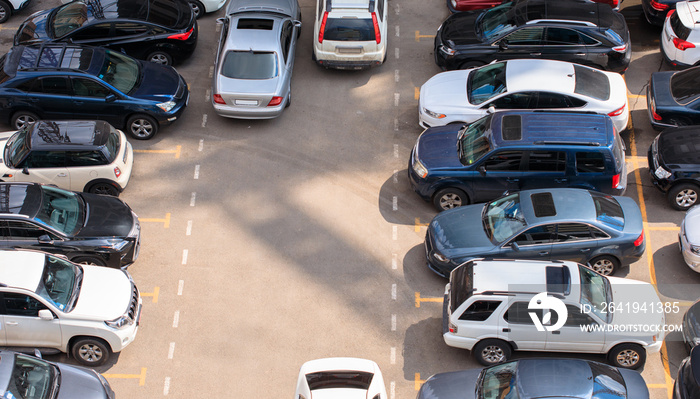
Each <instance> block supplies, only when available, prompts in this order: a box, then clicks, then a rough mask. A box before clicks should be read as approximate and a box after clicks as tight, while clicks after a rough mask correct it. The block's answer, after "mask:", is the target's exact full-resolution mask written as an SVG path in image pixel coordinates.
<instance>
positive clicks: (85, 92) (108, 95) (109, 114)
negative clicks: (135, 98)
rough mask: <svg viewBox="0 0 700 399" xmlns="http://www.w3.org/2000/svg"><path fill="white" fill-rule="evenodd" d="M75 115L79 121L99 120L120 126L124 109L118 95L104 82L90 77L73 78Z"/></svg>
mask: <svg viewBox="0 0 700 399" xmlns="http://www.w3.org/2000/svg"><path fill="white" fill-rule="evenodd" d="M71 86H72V89H73V96H72V105H73V113H74V115H75V117H76V118H78V119H99V120H104V121H107V122H109V123H110V124H112V125H116V126H120V125H121V120H122V118H123V117H124V111H125V110H124V109H123V108H122V106H121V103H120V102H119V101H117V95H116V94H115V93H113V92H112V90H111V89H110V88H109V87H107V86H105V85H104V84H103V83H102V82H100V81H97V80H95V79H91V78H88V77H77V76H73V77H71Z"/></svg>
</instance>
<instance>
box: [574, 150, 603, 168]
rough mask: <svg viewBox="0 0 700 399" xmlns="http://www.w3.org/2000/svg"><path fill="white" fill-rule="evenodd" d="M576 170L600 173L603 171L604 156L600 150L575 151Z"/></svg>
mask: <svg viewBox="0 0 700 399" xmlns="http://www.w3.org/2000/svg"><path fill="white" fill-rule="evenodd" d="M576 172H578V173H601V172H605V157H604V156H603V153H602V152H598V151H586V152H577V153H576Z"/></svg>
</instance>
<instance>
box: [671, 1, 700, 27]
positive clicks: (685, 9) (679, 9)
mask: <svg viewBox="0 0 700 399" xmlns="http://www.w3.org/2000/svg"><path fill="white" fill-rule="evenodd" d="M676 13H677V14H678V18H679V19H680V20H681V22H682V23H683V25H685V26H687V27H688V28H691V29H698V28H700V1H679V2H678V3H676Z"/></svg>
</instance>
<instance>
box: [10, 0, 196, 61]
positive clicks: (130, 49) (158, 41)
mask: <svg viewBox="0 0 700 399" xmlns="http://www.w3.org/2000/svg"><path fill="white" fill-rule="evenodd" d="M42 42H68V43H73V44H82V45H90V46H103V47H108V48H111V49H113V50H115V51H122V52H124V53H126V54H129V55H130V56H132V57H134V58H139V59H142V60H147V61H152V62H156V63H159V64H166V65H171V64H173V63H177V62H180V61H182V60H184V59H186V58H188V57H189V56H190V55H191V54H192V53H193V52H194V49H195V47H196V46H197V19H196V18H195V15H194V13H193V12H192V7H190V5H189V3H188V2H187V1H185V0H119V1H115V0H85V2H83V1H80V0H78V1H73V2H70V3H68V4H64V5H62V6H59V7H56V8H53V9H49V10H43V11H39V12H37V13H34V14H32V15H30V16H29V18H27V19H26V20H25V21H24V22H23V23H22V25H20V27H19V29H18V30H17V33H16V34H15V39H14V44H15V45H18V44H35V43H42Z"/></svg>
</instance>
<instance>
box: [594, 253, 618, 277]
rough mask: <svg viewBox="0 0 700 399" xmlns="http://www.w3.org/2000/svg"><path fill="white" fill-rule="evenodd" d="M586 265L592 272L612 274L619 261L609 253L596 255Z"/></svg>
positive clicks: (605, 274)
mask: <svg viewBox="0 0 700 399" xmlns="http://www.w3.org/2000/svg"><path fill="white" fill-rule="evenodd" d="M588 265H589V266H590V267H591V269H593V271H594V272H598V273H600V274H602V275H603V276H612V275H613V274H615V272H616V271H617V269H619V268H620V262H619V261H618V260H617V259H616V258H615V257H613V256H609V255H601V256H596V257H595V258H593V259H591V261H590V262H588Z"/></svg>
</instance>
